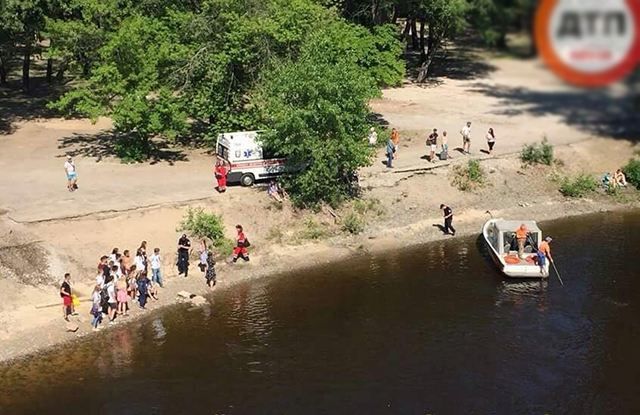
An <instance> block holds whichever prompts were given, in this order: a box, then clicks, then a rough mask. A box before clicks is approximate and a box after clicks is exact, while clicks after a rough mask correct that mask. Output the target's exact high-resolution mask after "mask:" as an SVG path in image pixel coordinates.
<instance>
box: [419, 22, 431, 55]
mask: <svg viewBox="0 0 640 415" xmlns="http://www.w3.org/2000/svg"><path fill="white" fill-rule="evenodd" d="M426 25H427V23H426V22H425V19H424V17H422V18H420V63H424V61H425V60H426V59H427V54H426V51H425V49H424V48H425V44H424V29H425V26H426ZM429 32H431V30H429Z"/></svg>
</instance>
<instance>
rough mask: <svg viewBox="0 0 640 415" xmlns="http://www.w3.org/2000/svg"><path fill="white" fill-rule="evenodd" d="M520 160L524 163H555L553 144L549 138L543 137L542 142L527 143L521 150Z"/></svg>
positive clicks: (549, 164) (548, 164)
mask: <svg viewBox="0 0 640 415" xmlns="http://www.w3.org/2000/svg"><path fill="white" fill-rule="evenodd" d="M520 160H521V161H522V162H523V163H524V164H529V165H534V164H544V165H546V166H551V164H553V160H554V159H553V146H552V145H551V144H549V142H548V141H547V138H546V137H545V138H543V139H542V141H541V142H540V143H534V144H525V145H524V147H522V150H521V151H520Z"/></svg>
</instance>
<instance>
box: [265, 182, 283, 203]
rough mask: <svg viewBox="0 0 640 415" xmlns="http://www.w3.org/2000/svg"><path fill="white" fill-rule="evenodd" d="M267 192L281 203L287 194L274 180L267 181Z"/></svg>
mask: <svg viewBox="0 0 640 415" xmlns="http://www.w3.org/2000/svg"><path fill="white" fill-rule="evenodd" d="M267 194H268V195H269V196H270V197H272V198H273V199H274V200H275V201H276V202H279V203H282V202H283V201H284V199H285V198H286V197H287V196H288V195H287V192H286V191H285V190H284V189H283V188H282V187H281V186H280V185H279V184H278V182H276V181H275V180H271V181H270V182H269V186H268V187H267Z"/></svg>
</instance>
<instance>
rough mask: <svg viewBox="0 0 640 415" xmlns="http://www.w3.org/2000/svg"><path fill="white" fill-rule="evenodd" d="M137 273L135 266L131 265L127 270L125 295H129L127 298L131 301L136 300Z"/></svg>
mask: <svg viewBox="0 0 640 415" xmlns="http://www.w3.org/2000/svg"><path fill="white" fill-rule="evenodd" d="M137 276H138V271H137V270H136V266H135V265H131V268H130V269H129V279H128V280H127V294H129V298H130V299H131V300H132V301H135V299H136V293H137V291H138V281H137Z"/></svg>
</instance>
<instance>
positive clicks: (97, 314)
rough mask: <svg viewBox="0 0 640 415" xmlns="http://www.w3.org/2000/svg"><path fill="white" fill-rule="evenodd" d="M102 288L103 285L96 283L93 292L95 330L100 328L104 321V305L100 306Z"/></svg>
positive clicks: (92, 325) (92, 304)
mask: <svg viewBox="0 0 640 415" xmlns="http://www.w3.org/2000/svg"><path fill="white" fill-rule="evenodd" d="M101 290H102V287H101V286H100V285H96V286H95V287H93V293H92V294H91V315H92V316H93V319H92V320H91V327H92V329H93V331H98V330H100V328H99V327H98V326H99V325H100V323H102V307H101V306H100V302H101V301H102V296H101V295H100V291H101Z"/></svg>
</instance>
